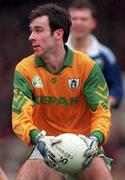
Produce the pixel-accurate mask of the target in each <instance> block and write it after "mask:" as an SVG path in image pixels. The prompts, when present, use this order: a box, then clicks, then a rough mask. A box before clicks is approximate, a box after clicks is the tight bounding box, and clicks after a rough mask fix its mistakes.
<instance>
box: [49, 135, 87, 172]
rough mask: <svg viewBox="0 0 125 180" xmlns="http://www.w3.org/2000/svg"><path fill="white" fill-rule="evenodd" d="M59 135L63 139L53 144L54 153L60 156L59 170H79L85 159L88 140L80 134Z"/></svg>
mask: <svg viewBox="0 0 125 180" xmlns="http://www.w3.org/2000/svg"><path fill="white" fill-rule="evenodd" d="M58 137H60V138H61V139H62V141H61V142H60V143H57V144H55V145H53V146H52V149H53V151H54V154H55V155H58V156H59V157H60V162H59V163H58V165H59V167H58V168H57V171H59V172H62V173H69V174H75V173H77V172H79V171H80V170H81V169H82V166H83V162H84V159H85V157H84V153H85V151H86V149H87V144H86V142H84V141H83V140H82V139H81V138H80V137H79V136H77V135H75V134H70V133H65V134H61V135H59V136H58Z"/></svg>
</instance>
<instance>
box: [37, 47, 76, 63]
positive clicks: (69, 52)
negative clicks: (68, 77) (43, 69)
mask: <svg viewBox="0 0 125 180" xmlns="http://www.w3.org/2000/svg"><path fill="white" fill-rule="evenodd" d="M64 47H65V50H66V58H65V60H64V63H63V66H72V61H73V51H72V50H71V49H70V48H68V47H67V46H66V45H65V46H64ZM35 65H36V66H45V62H44V60H43V59H42V58H41V57H38V56H36V57H35Z"/></svg>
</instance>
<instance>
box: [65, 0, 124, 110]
mask: <svg viewBox="0 0 125 180" xmlns="http://www.w3.org/2000/svg"><path fill="white" fill-rule="evenodd" d="M69 13H70V15H71V19H72V28H71V33H70V36H69V39H68V42H67V45H68V46H69V47H70V48H71V49H75V50H79V51H81V52H83V53H86V54H88V55H89V56H90V57H91V58H92V59H93V60H95V61H96V62H97V64H98V65H99V66H100V68H101V70H102V72H103V75H104V77H105V79H106V81H107V84H108V87H109V92H110V99H109V105H110V107H118V106H119V104H120V102H121V100H122V97H123V84H122V78H121V72H120V69H119V65H118V63H117V60H116V57H115V55H114V53H113V52H112V51H111V50H110V49H109V48H108V47H106V46H104V45H103V44H101V43H100V42H99V41H98V40H97V38H96V37H95V36H94V35H92V31H93V30H94V29H95V28H96V11H95V7H94V5H93V4H92V3H91V2H89V0H76V1H74V2H73V3H72V4H71V5H70V7H69Z"/></svg>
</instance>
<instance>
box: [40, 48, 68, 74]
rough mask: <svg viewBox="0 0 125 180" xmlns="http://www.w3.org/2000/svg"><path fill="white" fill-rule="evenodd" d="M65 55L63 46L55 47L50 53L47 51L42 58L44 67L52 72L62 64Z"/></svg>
mask: <svg viewBox="0 0 125 180" xmlns="http://www.w3.org/2000/svg"><path fill="white" fill-rule="evenodd" d="M65 56H66V51H65V48H64V47H63V46H60V47H57V48H56V49H55V50H54V51H53V52H52V53H49V54H47V55H46V56H44V57H42V58H43V60H44V62H45V64H46V67H47V68H48V69H50V70H51V71H52V72H53V73H54V72H56V71H58V70H59V69H60V68H61V67H62V66H63V63H64V59H65Z"/></svg>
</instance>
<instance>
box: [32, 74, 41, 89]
mask: <svg viewBox="0 0 125 180" xmlns="http://www.w3.org/2000/svg"><path fill="white" fill-rule="evenodd" d="M32 85H33V87H35V88H42V87H43V83H42V80H41V78H40V76H39V75H35V76H34V77H33V79H32Z"/></svg>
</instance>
